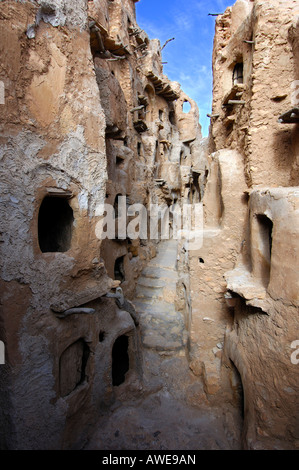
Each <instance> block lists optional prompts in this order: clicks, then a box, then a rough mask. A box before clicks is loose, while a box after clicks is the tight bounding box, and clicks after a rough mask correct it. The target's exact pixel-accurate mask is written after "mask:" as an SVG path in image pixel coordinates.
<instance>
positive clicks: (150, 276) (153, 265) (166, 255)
mask: <svg viewBox="0 0 299 470" xmlns="http://www.w3.org/2000/svg"><path fill="white" fill-rule="evenodd" d="M176 264H177V242H176V241H175V240H167V241H162V242H161V243H160V244H159V247H158V253H157V256H156V257H155V258H153V259H152V260H151V261H150V262H149V264H148V265H147V267H146V268H145V269H144V270H143V271H142V273H141V276H140V278H139V280H138V284H137V288H136V297H135V299H134V300H133V303H134V305H135V308H136V310H137V311H138V312H139V314H140V331H141V339H142V344H143V347H144V348H149V349H153V350H156V351H159V352H165V353H168V354H171V353H172V352H173V353H177V352H179V351H180V354H182V352H183V350H184V348H185V342H186V338H187V335H186V332H185V328H184V318H183V313H182V312H179V311H177V308H176V304H177V292H176V284H177V282H178V273H177V270H176Z"/></svg>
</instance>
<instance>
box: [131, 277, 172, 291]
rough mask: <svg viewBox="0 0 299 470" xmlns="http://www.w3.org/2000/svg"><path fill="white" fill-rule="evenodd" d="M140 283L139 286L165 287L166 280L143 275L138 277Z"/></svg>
mask: <svg viewBox="0 0 299 470" xmlns="http://www.w3.org/2000/svg"><path fill="white" fill-rule="evenodd" d="M138 285H139V286H144V287H151V288H153V289H154V288H156V287H157V288H159V287H165V286H166V281H165V280H163V279H159V278H151V277H145V276H141V277H140V278H139V279H138Z"/></svg>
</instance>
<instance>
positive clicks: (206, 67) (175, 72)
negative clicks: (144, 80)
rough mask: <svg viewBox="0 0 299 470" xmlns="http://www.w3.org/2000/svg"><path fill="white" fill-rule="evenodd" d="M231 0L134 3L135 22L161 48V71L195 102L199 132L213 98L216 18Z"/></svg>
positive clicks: (204, 131)
mask: <svg viewBox="0 0 299 470" xmlns="http://www.w3.org/2000/svg"><path fill="white" fill-rule="evenodd" d="M234 3H235V1H234V0H188V1H182V0H140V1H139V2H138V3H136V14H137V23H138V24H139V26H140V27H141V28H142V29H144V30H145V32H146V33H147V34H148V36H149V37H150V39H156V38H157V39H159V40H160V42H161V46H163V44H164V43H165V42H166V41H167V40H168V39H171V38H173V37H174V38H175V40H174V41H171V42H169V43H168V44H167V45H166V47H165V48H164V49H163V51H162V54H163V62H167V64H165V65H164V73H165V75H167V76H168V77H169V79H170V80H172V81H177V82H179V83H180V84H181V86H182V89H183V90H184V92H185V93H186V94H187V95H188V96H189V97H190V98H192V99H193V100H194V101H196V102H197V105H198V107H199V112H200V124H201V125H202V134H203V136H207V134H208V128H209V124H210V120H209V118H207V117H206V115H207V113H209V112H210V111H211V101H212V49H213V38H214V32H215V17H212V16H208V13H223V12H224V11H225V9H226V8H227V7H228V6H231V5H233V4H234Z"/></svg>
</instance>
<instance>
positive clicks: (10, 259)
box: [0, 0, 299, 450]
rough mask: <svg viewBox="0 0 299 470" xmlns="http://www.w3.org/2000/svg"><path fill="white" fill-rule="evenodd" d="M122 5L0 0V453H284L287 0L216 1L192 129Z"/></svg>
mask: <svg viewBox="0 0 299 470" xmlns="http://www.w3.org/2000/svg"><path fill="white" fill-rule="evenodd" d="M135 3H136V2H135V1H133V0H125V1H122V2H121V1H120V0H114V1H107V0H94V1H88V2H87V1H85V0H77V1H76V2H70V1H68V0H63V1H57V0H55V1H54V0H51V1H50V0H49V1H43V0H39V1H33V0H32V1H29V0H28V1H27V0H25V1H22V2H18V1H12V0H4V1H1V2H0V54H1V65H0V80H1V83H3V84H4V89H3V93H2V91H1V97H2V98H5V99H3V100H2V99H1V103H0V111H1V115H0V126H1V136H0V139H1V147H0V148H1V153H0V156H1V229H0V231H1V234H0V235H1V281H0V282H1V316H0V340H1V348H2V349H1V351H2V350H4V353H5V361H2V362H5V364H2V363H1V364H0V403H1V413H0V443H1V448H2V449H35V450H37V449H82V448H85V449H187V450H188V449H194V450H195V449H298V448H299V416H298V410H299V406H298V396H299V389H298V374H299V364H298V361H297V360H291V358H292V357H294V353H295V359H296V357H297V356H296V351H294V348H293V346H292V344H294V342H296V341H297V340H299V326H298V325H299V322H298V305H299V297H298V295H299V294H298V292H299V271H298V250H299V242H298V239H299V238H298V235H299V189H298V165H299V132H298V122H299V96H298V83H299V6H298V2H297V1H296V0H293V1H292V0H271V2H269V1H264V0H251V1H250V0H237V2H236V3H235V4H234V5H233V6H232V7H229V8H228V9H227V10H226V11H225V12H224V13H223V14H221V15H218V16H217V18H216V26H215V39H214V51H213V58H212V64H213V77H214V84H213V106H212V111H211V114H210V119H211V125H210V133H209V137H208V138H205V139H203V138H202V135H201V129H200V125H199V112H198V107H197V105H196V103H195V102H193V101H192V100H191V99H190V98H189V97H188V96H187V95H186V94H185V93H184V92H183V90H182V89H181V87H180V85H179V83H177V82H171V81H170V80H169V79H168V78H167V77H166V76H165V75H164V74H163V66H162V57H161V56H162V53H161V45H160V42H159V40H149V38H148V36H147V34H146V32H144V31H143V30H141V29H140V28H139V26H138V25H137V24H136V15H135ZM1 90H2V89H1ZM2 95H3V96H2ZM186 102H188V103H189V104H190V108H191V109H190V111H189V112H187V113H186V112H185V111H184V103H186ZM118 196H125V198H126V201H127V205H128V206H129V205H132V204H135V203H138V204H142V205H144V206H145V207H146V208H149V207H150V204H161V205H162V204H164V205H165V206H166V207H172V206H173V205H176V206H177V207H182V206H183V205H184V204H189V205H191V206H193V205H194V204H195V203H202V204H203V208H204V230H203V245H202V247H201V248H200V249H198V250H196V251H194V250H193V251H190V250H188V245H186V242H185V240H184V239H182V240H174V239H170V240H163V241H160V240H150V239H136V240H135V239H130V238H129V237H127V238H124V239H122V238H115V239H113V240H109V239H104V240H101V239H100V237H98V236H97V235H96V234H97V227H98V222H99V220H100V217H99V215H98V213H97V208H98V207H99V205H101V204H103V203H105V202H106V203H108V204H111V206H113V207H114V209H115V212H116V219H115V222H116V225H117V221H118V210H119V208H118V201H119V199H118ZM298 354H299V353H298ZM174 410H175V413H174Z"/></svg>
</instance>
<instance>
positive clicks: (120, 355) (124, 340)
mask: <svg viewBox="0 0 299 470" xmlns="http://www.w3.org/2000/svg"><path fill="white" fill-rule="evenodd" d="M128 346H129V338H128V336H126V335H122V336H119V337H118V338H117V339H116V341H115V343H114V345H113V348H112V385H113V386H115V387H118V386H119V385H121V384H122V383H124V381H125V377H126V373H127V372H128V370H129V354H128Z"/></svg>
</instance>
